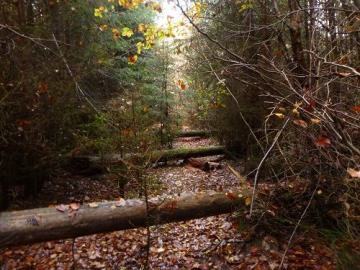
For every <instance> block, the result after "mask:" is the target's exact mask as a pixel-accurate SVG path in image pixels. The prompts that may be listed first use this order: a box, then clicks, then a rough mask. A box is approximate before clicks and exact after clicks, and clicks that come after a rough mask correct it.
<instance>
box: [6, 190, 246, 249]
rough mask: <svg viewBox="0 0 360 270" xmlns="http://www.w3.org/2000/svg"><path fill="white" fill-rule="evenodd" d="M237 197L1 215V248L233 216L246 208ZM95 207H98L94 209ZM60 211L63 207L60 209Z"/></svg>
mask: <svg viewBox="0 0 360 270" xmlns="http://www.w3.org/2000/svg"><path fill="white" fill-rule="evenodd" d="M240 197H242V196H239V194H237V193H226V194H225V193H216V192H210V191H209V192H206V193H196V194H192V193H189V194H184V195H181V196H179V197H176V198H166V199H161V198H158V199H152V200H149V205H150V209H149V217H148V219H147V218H146V217H147V214H146V204H145V202H143V201H140V200H127V201H123V202H122V203H119V202H115V201H114V202H106V203H99V204H92V206H93V207H90V206H88V205H82V206H81V207H80V208H79V209H78V210H76V211H70V210H64V209H62V210H64V211H63V212H61V211H59V210H57V209H56V208H39V209H32V210H23V211H15V212H3V213H0V221H1V222H0V248H4V247H7V246H13V245H21V244H31V243H36V242H44V241H50V240H58V239H66V238H75V237H79V236H84V235H91V234H96V233H105V232H112V231H118V230H127V229H132V228H138V227H145V226H146V225H147V224H148V225H157V224H165V223H170V222H178V221H185V220H190V219H196V218H202V217H207V216H213V215H219V214H223V213H229V212H232V211H234V210H236V209H237V207H242V208H243V207H245V206H244V198H240ZM94 205H95V207H94ZM58 208H59V207H58Z"/></svg>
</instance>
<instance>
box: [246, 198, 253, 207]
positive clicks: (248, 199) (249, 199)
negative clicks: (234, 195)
mask: <svg viewBox="0 0 360 270" xmlns="http://www.w3.org/2000/svg"><path fill="white" fill-rule="evenodd" d="M251 201H252V200H251V198H250V197H247V198H246V199H245V205H246V206H249V205H250V204H251Z"/></svg>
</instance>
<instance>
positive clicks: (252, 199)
mask: <svg viewBox="0 0 360 270" xmlns="http://www.w3.org/2000/svg"><path fill="white" fill-rule="evenodd" d="M289 121H290V118H287V119H286V121H285V123H284V125H283V126H282V128H281V129H280V130H279V131H278V133H277V134H276V136H275V138H274V141H273V143H272V144H271V146H270V147H269V149H268V150H267V151H266V153H265V155H264V157H263V158H262V159H261V161H260V163H259V165H258V166H257V168H256V174H255V179H254V187H253V191H252V197H251V205H250V217H251V215H252V213H253V208H254V201H255V193H256V186H257V182H258V178H259V172H260V169H261V167H262V165H263V164H264V162H265V160H266V159H267V157H268V156H269V154H270V152H271V150H272V149H273V148H274V146H275V145H276V143H277V141H278V140H279V138H280V135H281V134H282V132H283V131H284V129H285V127H286V126H287V124H288V123H289Z"/></svg>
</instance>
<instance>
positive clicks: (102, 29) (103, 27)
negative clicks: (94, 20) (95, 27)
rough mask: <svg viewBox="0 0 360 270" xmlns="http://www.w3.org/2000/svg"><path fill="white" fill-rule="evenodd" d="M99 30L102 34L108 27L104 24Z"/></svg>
mask: <svg viewBox="0 0 360 270" xmlns="http://www.w3.org/2000/svg"><path fill="white" fill-rule="evenodd" d="M99 29H100V31H101V32H104V31H106V30H107V29H108V26H107V25H106V24H103V25H100V26H99Z"/></svg>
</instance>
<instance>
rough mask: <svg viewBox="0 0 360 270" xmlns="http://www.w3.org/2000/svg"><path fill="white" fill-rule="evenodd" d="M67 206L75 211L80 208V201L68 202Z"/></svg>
mask: <svg viewBox="0 0 360 270" xmlns="http://www.w3.org/2000/svg"><path fill="white" fill-rule="evenodd" d="M69 206H70V208H71V210H73V211H77V210H79V208H80V203H70V205H69Z"/></svg>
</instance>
